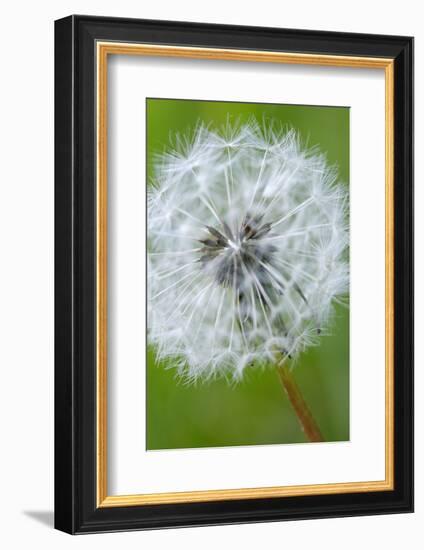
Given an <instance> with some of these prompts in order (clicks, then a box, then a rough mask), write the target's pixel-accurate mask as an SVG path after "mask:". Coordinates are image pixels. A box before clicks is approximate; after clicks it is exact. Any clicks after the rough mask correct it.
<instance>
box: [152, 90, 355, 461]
mask: <svg viewBox="0 0 424 550" xmlns="http://www.w3.org/2000/svg"><path fill="white" fill-rule="evenodd" d="M146 101H147V105H146V108H147V169H148V175H149V176H152V175H153V172H152V164H153V163H152V157H153V155H154V154H156V153H160V152H162V151H163V150H164V149H166V147H167V146H168V144H169V137H170V135H172V134H174V133H175V132H185V131H187V130H189V129H190V128H193V126H194V125H195V124H196V122H198V121H203V122H204V123H211V124H212V126H213V127H219V126H221V125H222V124H225V123H226V121H227V118H228V116H230V117H231V119H237V120H241V121H247V120H248V118H249V117H251V116H252V115H254V116H255V117H256V118H257V120H258V121H259V122H261V121H262V120H263V118H264V117H265V119H273V120H275V121H279V122H282V123H283V124H287V125H289V126H293V127H294V128H295V129H296V130H297V131H298V132H299V133H300V135H301V136H302V138H303V140H304V141H307V143H308V146H313V145H317V146H318V147H319V149H320V150H321V151H322V152H324V153H326V155H327V159H328V161H329V163H330V164H334V165H337V167H338V170H339V175H340V180H341V181H342V182H344V183H345V184H346V185H348V181H349V108H347V107H316V106H309V105H275V104H258V103H235V102H215V101H192V100H172V99H147V100H146ZM329 332H330V334H331V335H330V336H322V337H321V345H320V346H318V347H316V348H311V349H309V350H308V351H307V352H305V353H304V354H303V355H302V356H301V357H300V359H299V361H298V363H297V365H296V368H295V371H294V376H295V379H296V381H297V383H298V385H299V387H300V389H301V391H302V393H303V395H304V397H305V400H306V401H307V403H308V405H309V408H310V409H311V411H312V413H313V415H314V417H315V419H316V420H317V422H318V425H319V426H320V428H321V431H322V433H323V435H324V438H325V440H326V441H346V440H348V439H349V310H348V309H347V308H345V307H342V306H337V307H336V311H335V316H334V320H333V323H332V325H331V326H330V327H329ZM168 366H169V365H168ZM146 382H147V384H146V388H147V390H146V391H147V395H146V401H147V420H146V423H147V426H146V433H147V438H146V439H147V440H146V448H147V449H148V450H153V449H177V448H190V447H222V446H227V445H265V444H278V443H280V444H281V443H301V442H305V437H304V435H303V432H302V430H301V429H300V426H299V423H298V420H297V418H296V416H295V414H294V412H293V410H292V409H291V405H290V403H289V402H288V399H287V397H286V395H285V393H284V392H283V389H282V386H281V383H280V381H279V378H278V376H277V373H276V371H275V369H274V368H272V367H271V368H268V369H264V370H262V369H247V371H246V375H245V376H244V378H243V380H242V381H241V382H240V383H238V384H236V385H229V384H228V383H227V382H226V381H225V380H217V381H212V382H206V383H203V382H198V383H197V384H196V385H190V386H187V385H185V384H184V381H183V380H179V379H178V378H176V374H175V371H174V370H173V369H172V368H171V369H166V368H165V366H164V365H162V364H161V363H160V362H158V361H157V360H156V358H155V350H154V349H153V348H151V347H150V348H149V349H148V355H147V381H146Z"/></svg>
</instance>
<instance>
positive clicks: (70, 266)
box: [55, 15, 413, 534]
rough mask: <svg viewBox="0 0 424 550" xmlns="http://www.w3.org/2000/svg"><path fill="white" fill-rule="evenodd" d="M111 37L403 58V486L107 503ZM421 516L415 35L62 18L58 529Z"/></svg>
mask: <svg viewBox="0 0 424 550" xmlns="http://www.w3.org/2000/svg"><path fill="white" fill-rule="evenodd" d="M99 40H105V41H121V42H127V43H128V42H144V43H151V44H168V45H179V46H185V45H186V46H201V47H217V48H228V49H239V50H248V49H253V50H256V51H271V52H293V53H295V52H297V53H298V52H301V53H310V54H323V55H324V54H325V55H327V54H328V55H334V56H360V57H379V58H390V59H393V60H394V281H395V286H394V318H395V326H394V480H395V482H394V490H391V491H376V492H361V493H346V494H327V495H311V496H294V497H282V498H259V499H245V500H244V499H241V500H229V501H225V500H224V501H214V502H192V503H179V504H157V505H146V506H118V507H105V508H102V507H97V499H96V491H97V481H96V261H95V258H96V186H95V182H96V144H95V132H96V101H95V87H96V68H95V63H96V49H95V44H96V42H97V41H99ZM412 510H413V39H412V38H410V37H402V36H379V35H369V34H348V33H336V32H321V31H319V32H318V31H310V30H292V29H277V28H259V27H241V26H227V25H209V24H200V23H180V22H179V23H176V22H169V21H148V20H134V19H121V18H109V17H90V16H79V15H72V16H70V17H66V18H64V19H60V20H58V21H56V22H55V527H56V528H57V529H60V530H62V531H65V532H67V533H72V534H77V533H94V532H105V531H122V530H133V529H153V528H165V527H180V526H196V525H215V524H230V523H250V522H264V521H279V520H290V519H293V520H294V519H307V518H326V517H336V516H359V515H368V514H387V513H397V512H411V511H412Z"/></svg>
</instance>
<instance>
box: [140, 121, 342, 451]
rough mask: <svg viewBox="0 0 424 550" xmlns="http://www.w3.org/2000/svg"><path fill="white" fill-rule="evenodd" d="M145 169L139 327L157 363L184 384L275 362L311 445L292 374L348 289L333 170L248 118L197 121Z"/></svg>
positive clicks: (312, 429) (312, 430)
mask: <svg viewBox="0 0 424 550" xmlns="http://www.w3.org/2000/svg"><path fill="white" fill-rule="evenodd" d="M154 168H155V170H154V172H155V174H154V180H153V182H152V185H151V188H150V191H149V196H148V246H149V254H148V325H149V340H150V342H151V343H152V344H153V345H155V347H156V349H157V353H158V357H159V358H160V359H162V360H167V359H172V364H173V365H174V366H176V368H177V370H178V373H179V375H181V376H182V377H184V378H185V379H186V380H188V381H195V380H198V379H211V378H215V377H217V376H226V377H227V378H229V379H231V380H239V379H241V378H242V376H243V374H244V373H245V371H246V369H250V368H253V367H258V366H263V367H265V366H269V365H274V366H275V365H276V366H277V369H278V372H279V374H280V379H281V381H282V383H283V386H284V388H285V390H286V392H287V394H288V396H289V398H290V401H291V402H292V404H293V406H294V409H295V411H296V413H297V414H298V417H299V420H300V422H301V424H302V427H303V429H304V430H305V433H306V435H307V436H308V437H309V439H310V440H319V439H321V435H320V433H319V430H318V428H317V426H316V425H315V424H314V421H313V419H312V416H311V415H310V413H309V410H308V408H307V406H306V403H305V402H304V400H303V398H302V396H301V394H300V392H299V390H298V388H297V386H296V385H295V383H294V380H293V377H292V373H291V370H292V368H291V367H292V365H293V364H295V362H296V359H297V358H298V357H299V356H300V354H301V353H302V352H303V351H304V350H306V349H307V348H309V347H310V346H314V345H318V344H319V340H320V337H321V335H322V334H323V333H325V332H328V330H329V327H330V325H331V317H332V312H333V307H334V303H335V302H337V301H343V299H344V297H345V295H346V293H347V290H348V280H349V276H348V263H347V258H346V256H347V254H346V249H347V245H348V227H347V210H348V198H347V194H346V191H345V188H344V187H343V186H342V185H341V184H340V183H339V182H338V174H337V171H336V170H335V169H334V168H333V167H330V166H329V165H328V163H327V161H326V158H325V155H323V154H322V153H320V152H319V151H318V150H317V149H316V148H312V149H308V148H306V147H304V146H303V145H302V143H301V140H300V138H299V135H298V134H297V133H296V131H295V130H293V129H286V128H283V127H277V126H276V125H275V124H273V123H272V122H271V123H264V124H263V125H260V124H258V123H257V122H256V121H255V120H253V119H252V120H250V121H249V122H248V123H246V124H237V123H235V124H231V123H230V122H228V123H227V124H226V125H225V126H224V127H223V128H221V129H219V130H215V129H211V128H210V127H207V126H205V125H203V124H199V125H198V126H197V127H196V128H195V129H194V130H193V131H192V132H191V133H190V134H187V135H185V136H177V137H176V138H175V140H174V143H173V147H172V149H170V150H169V151H167V152H165V153H163V154H161V155H158V156H157V158H156V160H155V166H154ZM289 363H290V367H288V364H289Z"/></svg>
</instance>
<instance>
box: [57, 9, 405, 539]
mask: <svg viewBox="0 0 424 550" xmlns="http://www.w3.org/2000/svg"><path fill="white" fill-rule="evenodd" d="M55 73H56V76H55V134H56V135H55V220H56V221H55V242H56V246H55V279H56V291H55V304H56V305H55V316H56V322H55V343H56V346H55V350H56V351H55V400H56V401H55V403H56V405H55V525H56V528H57V529H60V530H63V531H66V532H68V533H72V534H75V533H93V532H103V531H119V530H131V529H150V528H161V527H179V526H194V525H211V524H224V523H243V522H257V521H275V520H288V519H305V518H318V517H319V518H324V517H331V516H353V515H365V514H382V513H395V512H410V511H412V509H413V409H412V398H413V353H412V340H413V313H412V312H413V231H412V227H413V217H412V216H413V210H412V199H413V135H412V130H413V129H412V121H413V116H412V108H413V84H412V83H413V39H412V38H409V37H400V36H378V35H362V34H346V33H334V32H318V31H310V30H287V29H275V28H254V27H235V26H221V25H206V24H198V23H175V22H167V21H147V20H131V19H115V18H102V17H89V16H70V17H67V18H65V19H61V20H59V21H56V24H55Z"/></svg>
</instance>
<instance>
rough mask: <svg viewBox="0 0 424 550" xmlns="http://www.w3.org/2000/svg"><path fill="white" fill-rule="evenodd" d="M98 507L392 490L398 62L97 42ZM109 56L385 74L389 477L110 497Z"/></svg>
mask: <svg viewBox="0 0 424 550" xmlns="http://www.w3.org/2000/svg"><path fill="white" fill-rule="evenodd" d="M96 54H97V91H96V99H97V182H96V183H97V227H96V229H97V258H96V263H97V308H96V310H97V342H96V350H97V426H96V427H97V452H96V457H97V506H98V507H119V506H141V505H148V504H172V503H183V502H208V501H209V502H210V501H220V500H238V499H255V498H270V497H289V496H306V495H324V494H341V493H365V492H372V491H388V490H393V489H394V404H393V397H394V192H393V191H394V138H393V131H394V122H393V121H394V60H393V59H390V58H373V57H350V56H337V55H319V54H302V53H284V52H267V51H255V50H236V49H218V48H197V47H196V48H194V47H186V46H162V45H152V44H136V43H134V44H133V43H123V42H101V41H99V42H97V44H96ZM109 55H143V56H154V57H181V58H192V59H220V60H228V61H250V62H262V63H283V64H298V65H318V66H331V67H353V68H367V69H384V72H385V135H386V143H385V149H386V158H385V179H386V181H385V184H386V193H385V197H386V199H385V200H386V204H385V215H386V228H385V274H386V275H385V278H386V294H385V299H386V315H385V322H386V327H385V329H386V349H385V352H386V365H385V479H384V480H379V481H358V482H349V483H328V484H315V485H292V486H280V487H255V488H244V489H218V490H205V491H184V492H178V493H175V492H174V493H149V494H133V495H116V496H109V495H108V493H107V61H108V56H109Z"/></svg>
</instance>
